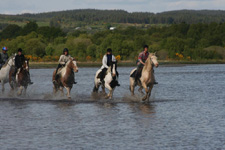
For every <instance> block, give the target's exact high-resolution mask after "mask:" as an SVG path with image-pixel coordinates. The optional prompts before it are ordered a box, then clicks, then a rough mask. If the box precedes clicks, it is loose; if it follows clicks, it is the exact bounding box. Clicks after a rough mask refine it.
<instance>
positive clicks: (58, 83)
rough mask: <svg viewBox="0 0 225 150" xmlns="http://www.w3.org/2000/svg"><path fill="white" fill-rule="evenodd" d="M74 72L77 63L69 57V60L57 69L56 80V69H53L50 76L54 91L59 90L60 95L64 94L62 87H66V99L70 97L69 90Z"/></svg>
mask: <svg viewBox="0 0 225 150" xmlns="http://www.w3.org/2000/svg"><path fill="white" fill-rule="evenodd" d="M74 72H78V67H77V63H76V61H75V60H74V59H70V61H68V62H67V63H66V65H65V67H64V68H62V69H61V70H58V73H57V74H58V75H59V78H58V79H57V80H55V74H56V70H54V72H53V77H52V81H53V85H54V86H53V91H54V93H56V92H57V91H58V90H60V91H61V92H62V95H64V93H63V88H66V90H67V97H68V99H71V96H70V91H71V89H72V87H73V83H74V77H75V75H74Z"/></svg>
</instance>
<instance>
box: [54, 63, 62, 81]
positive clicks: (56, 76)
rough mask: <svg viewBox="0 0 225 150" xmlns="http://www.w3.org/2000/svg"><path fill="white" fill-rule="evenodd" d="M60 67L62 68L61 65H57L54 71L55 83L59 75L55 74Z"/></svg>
mask: <svg viewBox="0 0 225 150" xmlns="http://www.w3.org/2000/svg"><path fill="white" fill-rule="evenodd" d="M61 67H62V65H61V64H58V66H57V68H56V71H55V80H54V81H57V80H58V78H59V75H58V74H57V73H58V70H59V68H61Z"/></svg>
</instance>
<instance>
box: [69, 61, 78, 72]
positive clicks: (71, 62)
mask: <svg viewBox="0 0 225 150" xmlns="http://www.w3.org/2000/svg"><path fill="white" fill-rule="evenodd" d="M67 66H68V67H69V68H71V69H72V70H73V71H74V72H78V66H77V62H76V61H75V59H74V58H70V61H69V62H67Z"/></svg>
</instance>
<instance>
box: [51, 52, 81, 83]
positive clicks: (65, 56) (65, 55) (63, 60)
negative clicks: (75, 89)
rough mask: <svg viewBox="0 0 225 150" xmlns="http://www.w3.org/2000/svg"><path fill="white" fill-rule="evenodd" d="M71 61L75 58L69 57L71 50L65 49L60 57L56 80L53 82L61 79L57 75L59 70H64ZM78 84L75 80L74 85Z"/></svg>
mask: <svg viewBox="0 0 225 150" xmlns="http://www.w3.org/2000/svg"><path fill="white" fill-rule="evenodd" d="M70 59H73V57H71V56H70V55H69V50H68V48H64V49H63V54H62V55H61V56H60V58H59V64H58V66H57V68H56V72H55V80H54V81H53V82H55V81H56V80H57V79H58V78H59V75H57V72H58V70H59V68H63V67H65V65H66V63H67V62H68V61H69V60H70ZM76 83H77V82H75V79H74V83H73V84H76Z"/></svg>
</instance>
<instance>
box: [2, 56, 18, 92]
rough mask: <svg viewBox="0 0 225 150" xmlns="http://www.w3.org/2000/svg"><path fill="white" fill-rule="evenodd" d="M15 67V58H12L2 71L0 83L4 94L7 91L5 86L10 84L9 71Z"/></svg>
mask: <svg viewBox="0 0 225 150" xmlns="http://www.w3.org/2000/svg"><path fill="white" fill-rule="evenodd" d="M14 65H15V56H11V57H10V58H9V59H8V60H7V61H6V63H5V64H4V65H3V66H2V68H1V70H0V82H1V83H2V92H4V91H5V87H4V84H5V83H7V82H9V71H10V70H11V68H12V66H14Z"/></svg>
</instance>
